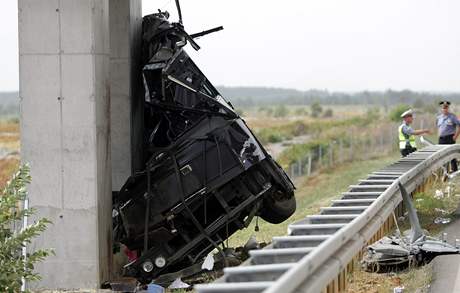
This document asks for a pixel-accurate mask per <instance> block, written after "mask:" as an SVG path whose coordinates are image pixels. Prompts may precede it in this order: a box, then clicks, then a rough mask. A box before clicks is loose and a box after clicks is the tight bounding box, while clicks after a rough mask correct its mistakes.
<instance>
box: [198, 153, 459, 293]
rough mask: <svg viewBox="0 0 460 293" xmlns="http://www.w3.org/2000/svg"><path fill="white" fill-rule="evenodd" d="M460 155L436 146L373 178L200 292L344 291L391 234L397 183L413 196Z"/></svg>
mask: <svg viewBox="0 0 460 293" xmlns="http://www.w3.org/2000/svg"><path fill="white" fill-rule="evenodd" d="M459 156H460V145H449V146H445V145H443V146H441V145H433V146H429V147H426V148H424V149H422V150H420V151H418V152H415V153H413V154H411V155H410V156H408V157H406V158H402V159H400V160H399V161H397V162H395V163H394V164H392V165H390V166H387V167H385V168H383V169H381V170H379V171H376V172H373V173H371V174H369V175H368V177H367V178H366V179H365V180H361V181H360V182H359V184H358V185H351V186H350V188H349V191H347V192H344V193H343V194H342V197H341V198H340V199H339V200H335V201H333V202H332V206H331V207H327V208H323V209H322V210H321V212H320V213H319V214H318V215H312V216H308V217H307V218H305V219H304V220H301V221H299V222H296V223H292V224H291V225H290V226H289V235H288V236H286V237H275V238H274V239H273V241H272V245H270V246H269V247H267V248H266V249H264V250H262V252H261V251H259V252H257V251H255V252H252V253H250V255H251V258H250V259H249V261H247V262H246V263H245V264H244V266H243V267H241V266H240V267H237V268H227V269H225V270H224V276H223V277H222V278H221V279H219V280H217V281H216V282H214V283H212V284H208V285H201V286H197V287H196V289H197V291H198V292H200V293H204V292H215V293H217V292H250V293H252V292H254V293H255V292H264V293H279V292H286V293H289V292H327V293H329V292H343V291H344V290H345V288H346V279H347V278H346V274H347V273H348V272H349V271H350V270H351V269H352V266H353V260H354V259H355V258H356V257H359V256H361V253H362V250H363V248H364V247H365V246H366V245H368V244H369V243H371V242H374V241H375V240H377V239H379V238H381V237H382V236H384V234H385V233H387V232H388V231H389V230H390V228H391V225H392V224H393V217H392V214H393V212H394V211H395V209H398V207H400V203H401V201H402V198H401V193H400V190H399V187H398V183H401V184H402V185H403V186H404V187H405V189H406V190H407V191H408V192H409V193H412V192H414V191H415V190H417V189H421V188H424V185H425V184H426V183H427V182H430V180H431V179H432V178H433V176H434V175H433V174H435V173H436V172H437V171H438V170H439V169H440V168H442V167H443V165H445V164H446V163H448V162H450V161H451V160H452V159H454V158H458V157H459ZM436 176H437V175H436ZM334 227H336V228H337V229H335V230H334ZM318 239H320V241H318ZM264 251H265V252H264Z"/></svg>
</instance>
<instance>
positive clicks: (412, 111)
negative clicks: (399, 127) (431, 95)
mask: <svg viewBox="0 0 460 293" xmlns="http://www.w3.org/2000/svg"><path fill="white" fill-rule="evenodd" d="M413 114H414V110H412V109H409V110H407V111H406V112H404V113H402V114H401V118H404V117H406V116H410V115H413Z"/></svg>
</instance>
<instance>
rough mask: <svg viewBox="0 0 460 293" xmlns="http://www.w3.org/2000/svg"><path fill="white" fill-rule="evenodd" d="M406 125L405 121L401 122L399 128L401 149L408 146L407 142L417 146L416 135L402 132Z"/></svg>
mask: <svg viewBox="0 0 460 293" xmlns="http://www.w3.org/2000/svg"><path fill="white" fill-rule="evenodd" d="M403 126H404V123H403V124H401V126H399V128H398V133H399V149H401V150H403V149H405V148H406V146H407V144H408V143H409V145H410V146H411V147H413V148H416V147H417V143H416V142H415V135H413V134H412V135H406V134H404V133H403V132H402V128H403Z"/></svg>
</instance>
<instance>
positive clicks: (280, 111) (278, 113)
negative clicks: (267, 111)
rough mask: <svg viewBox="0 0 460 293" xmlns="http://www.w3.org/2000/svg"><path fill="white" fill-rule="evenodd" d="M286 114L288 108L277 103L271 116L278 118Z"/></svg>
mask: <svg viewBox="0 0 460 293" xmlns="http://www.w3.org/2000/svg"><path fill="white" fill-rule="evenodd" d="M288 114H289V110H288V108H286V106H285V105H279V106H277V107H276V108H275V111H273V116H275V117H279V118H282V117H286V116H287V115H288Z"/></svg>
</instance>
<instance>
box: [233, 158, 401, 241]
mask: <svg viewBox="0 0 460 293" xmlns="http://www.w3.org/2000/svg"><path fill="white" fill-rule="evenodd" d="M397 158H398V157H397V156H389V157H383V158H375V159H371V160H367V161H359V160H358V161H355V162H353V163H347V164H343V165H340V166H337V167H336V168H332V169H326V170H324V171H323V172H321V173H319V174H317V175H315V176H312V177H309V178H306V177H301V178H299V179H298V180H297V182H296V186H297V190H296V198H297V211H296V212H295V214H294V215H293V216H292V217H291V218H290V219H289V220H287V221H285V222H284V223H282V224H278V225H273V224H270V223H267V222H265V221H263V220H262V219H259V227H260V230H259V232H255V231H254V228H255V223H254V221H253V223H252V224H251V225H250V226H249V227H248V228H247V229H245V230H242V231H239V232H237V233H236V234H234V235H233V236H232V237H230V239H229V245H230V246H232V247H235V246H240V245H244V244H245V243H246V241H247V240H248V239H249V237H250V236H251V235H255V236H256V238H257V240H258V241H265V242H269V241H271V238H272V237H273V236H275V235H285V234H286V231H287V226H288V225H289V223H292V222H293V221H296V220H300V219H302V218H304V217H305V216H307V215H310V214H313V213H316V212H318V211H319V208H320V207H322V206H328V205H329V203H330V201H331V200H332V199H335V198H337V197H339V195H340V193H341V192H343V191H346V190H347V187H348V186H349V185H351V184H355V183H356V182H357V181H358V179H362V178H364V177H365V176H366V175H367V174H368V173H370V172H372V171H374V170H377V169H379V168H381V167H384V166H386V165H388V164H390V163H391V162H393V161H395V160H396V159H397Z"/></svg>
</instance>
